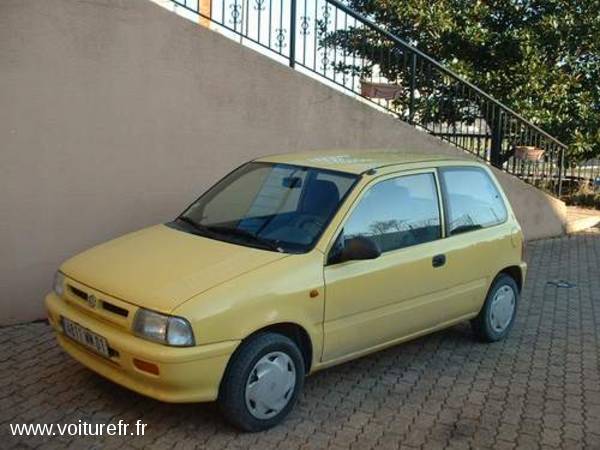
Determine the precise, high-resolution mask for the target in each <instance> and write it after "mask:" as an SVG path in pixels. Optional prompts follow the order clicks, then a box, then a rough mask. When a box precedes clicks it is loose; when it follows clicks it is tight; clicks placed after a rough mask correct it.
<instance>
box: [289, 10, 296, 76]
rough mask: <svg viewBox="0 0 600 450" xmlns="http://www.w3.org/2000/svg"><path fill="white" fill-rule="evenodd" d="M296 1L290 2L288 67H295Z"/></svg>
mask: <svg viewBox="0 0 600 450" xmlns="http://www.w3.org/2000/svg"><path fill="white" fill-rule="evenodd" d="M296 1H297V0H290V57H289V62H290V67H291V68H292V69H293V68H294V66H295V65H296Z"/></svg>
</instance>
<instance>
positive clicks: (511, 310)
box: [471, 273, 519, 342]
mask: <svg viewBox="0 0 600 450" xmlns="http://www.w3.org/2000/svg"><path fill="white" fill-rule="evenodd" d="M518 303H519V287H518V286H517V283H516V282H515V280H514V279H513V278H512V277H511V276H510V275H507V274H504V273H502V274H500V275H498V276H497V277H496V279H495V280H494V282H493V283H492V287H491V288H490V291H489V292H488V295H487V297H486V299H485V303H484V304H483V308H481V311H480V312H479V314H478V316H477V317H476V318H475V319H473V320H472V321H471V327H472V328H473V331H474V332H475V334H476V335H477V337H479V338H480V339H481V340H483V341H486V342H496V341H499V340H502V339H504V338H505V337H506V336H507V335H508V333H509V332H510V329H511V328H512V326H513V324H514V321H515V317H516V314H517V305H518Z"/></svg>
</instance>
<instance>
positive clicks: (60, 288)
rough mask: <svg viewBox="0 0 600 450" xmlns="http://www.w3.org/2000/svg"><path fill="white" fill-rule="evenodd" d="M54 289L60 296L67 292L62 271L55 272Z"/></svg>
mask: <svg viewBox="0 0 600 450" xmlns="http://www.w3.org/2000/svg"><path fill="white" fill-rule="evenodd" d="M52 290H53V291H54V293H55V294H56V295H58V296H59V297H62V296H63V294H64V293H65V276H64V275H63V274H62V273H60V272H56V273H55V274H54V283H53V284H52Z"/></svg>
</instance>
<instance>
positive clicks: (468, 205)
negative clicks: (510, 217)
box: [440, 167, 507, 236]
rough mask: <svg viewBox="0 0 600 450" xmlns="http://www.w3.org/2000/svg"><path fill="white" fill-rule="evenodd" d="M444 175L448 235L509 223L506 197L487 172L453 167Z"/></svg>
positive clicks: (442, 178)
mask: <svg viewBox="0 0 600 450" xmlns="http://www.w3.org/2000/svg"><path fill="white" fill-rule="evenodd" d="M440 172H441V182H442V186H443V188H444V200H445V209H446V216H447V219H446V220H447V222H448V223H447V225H446V227H447V230H448V231H447V234H448V236H451V235H453V234H458V233H464V232H466V231H472V230H477V229H481V228H487V227H491V226H493V225H497V224H500V223H503V222H504V221H505V220H506V217H507V211H506V206H505V205H504V201H503V199H502V196H501V195H500V192H498V189H497V188H496V186H495V184H494V183H493V181H492V180H491V178H490V176H489V175H488V174H487V173H486V172H485V171H484V170H482V169H479V168H477V167H452V168H444V169H441V170H440Z"/></svg>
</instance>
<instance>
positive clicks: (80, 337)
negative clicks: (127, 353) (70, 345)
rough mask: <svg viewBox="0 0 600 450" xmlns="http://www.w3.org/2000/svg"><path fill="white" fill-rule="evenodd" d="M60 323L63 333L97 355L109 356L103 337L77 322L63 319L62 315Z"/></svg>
mask: <svg viewBox="0 0 600 450" xmlns="http://www.w3.org/2000/svg"><path fill="white" fill-rule="evenodd" d="M62 325H63V330H64V332H65V334H66V335H67V336H69V337H70V338H71V339H73V340H74V341H77V342H79V343H80V344H82V345H84V346H86V347H87V348H89V349H90V350H92V351H94V352H96V353H98V354H99V355H102V356H104V357H106V358H109V357H110V353H109V351H108V343H107V342H106V339H105V338H103V337H102V336H100V335H98V334H96V333H93V332H92V331H90V330H88V329H87V328H84V327H82V326H81V325H79V324H78V323H75V322H73V321H71V320H69V319H65V318H64V317H63V318H62Z"/></svg>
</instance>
